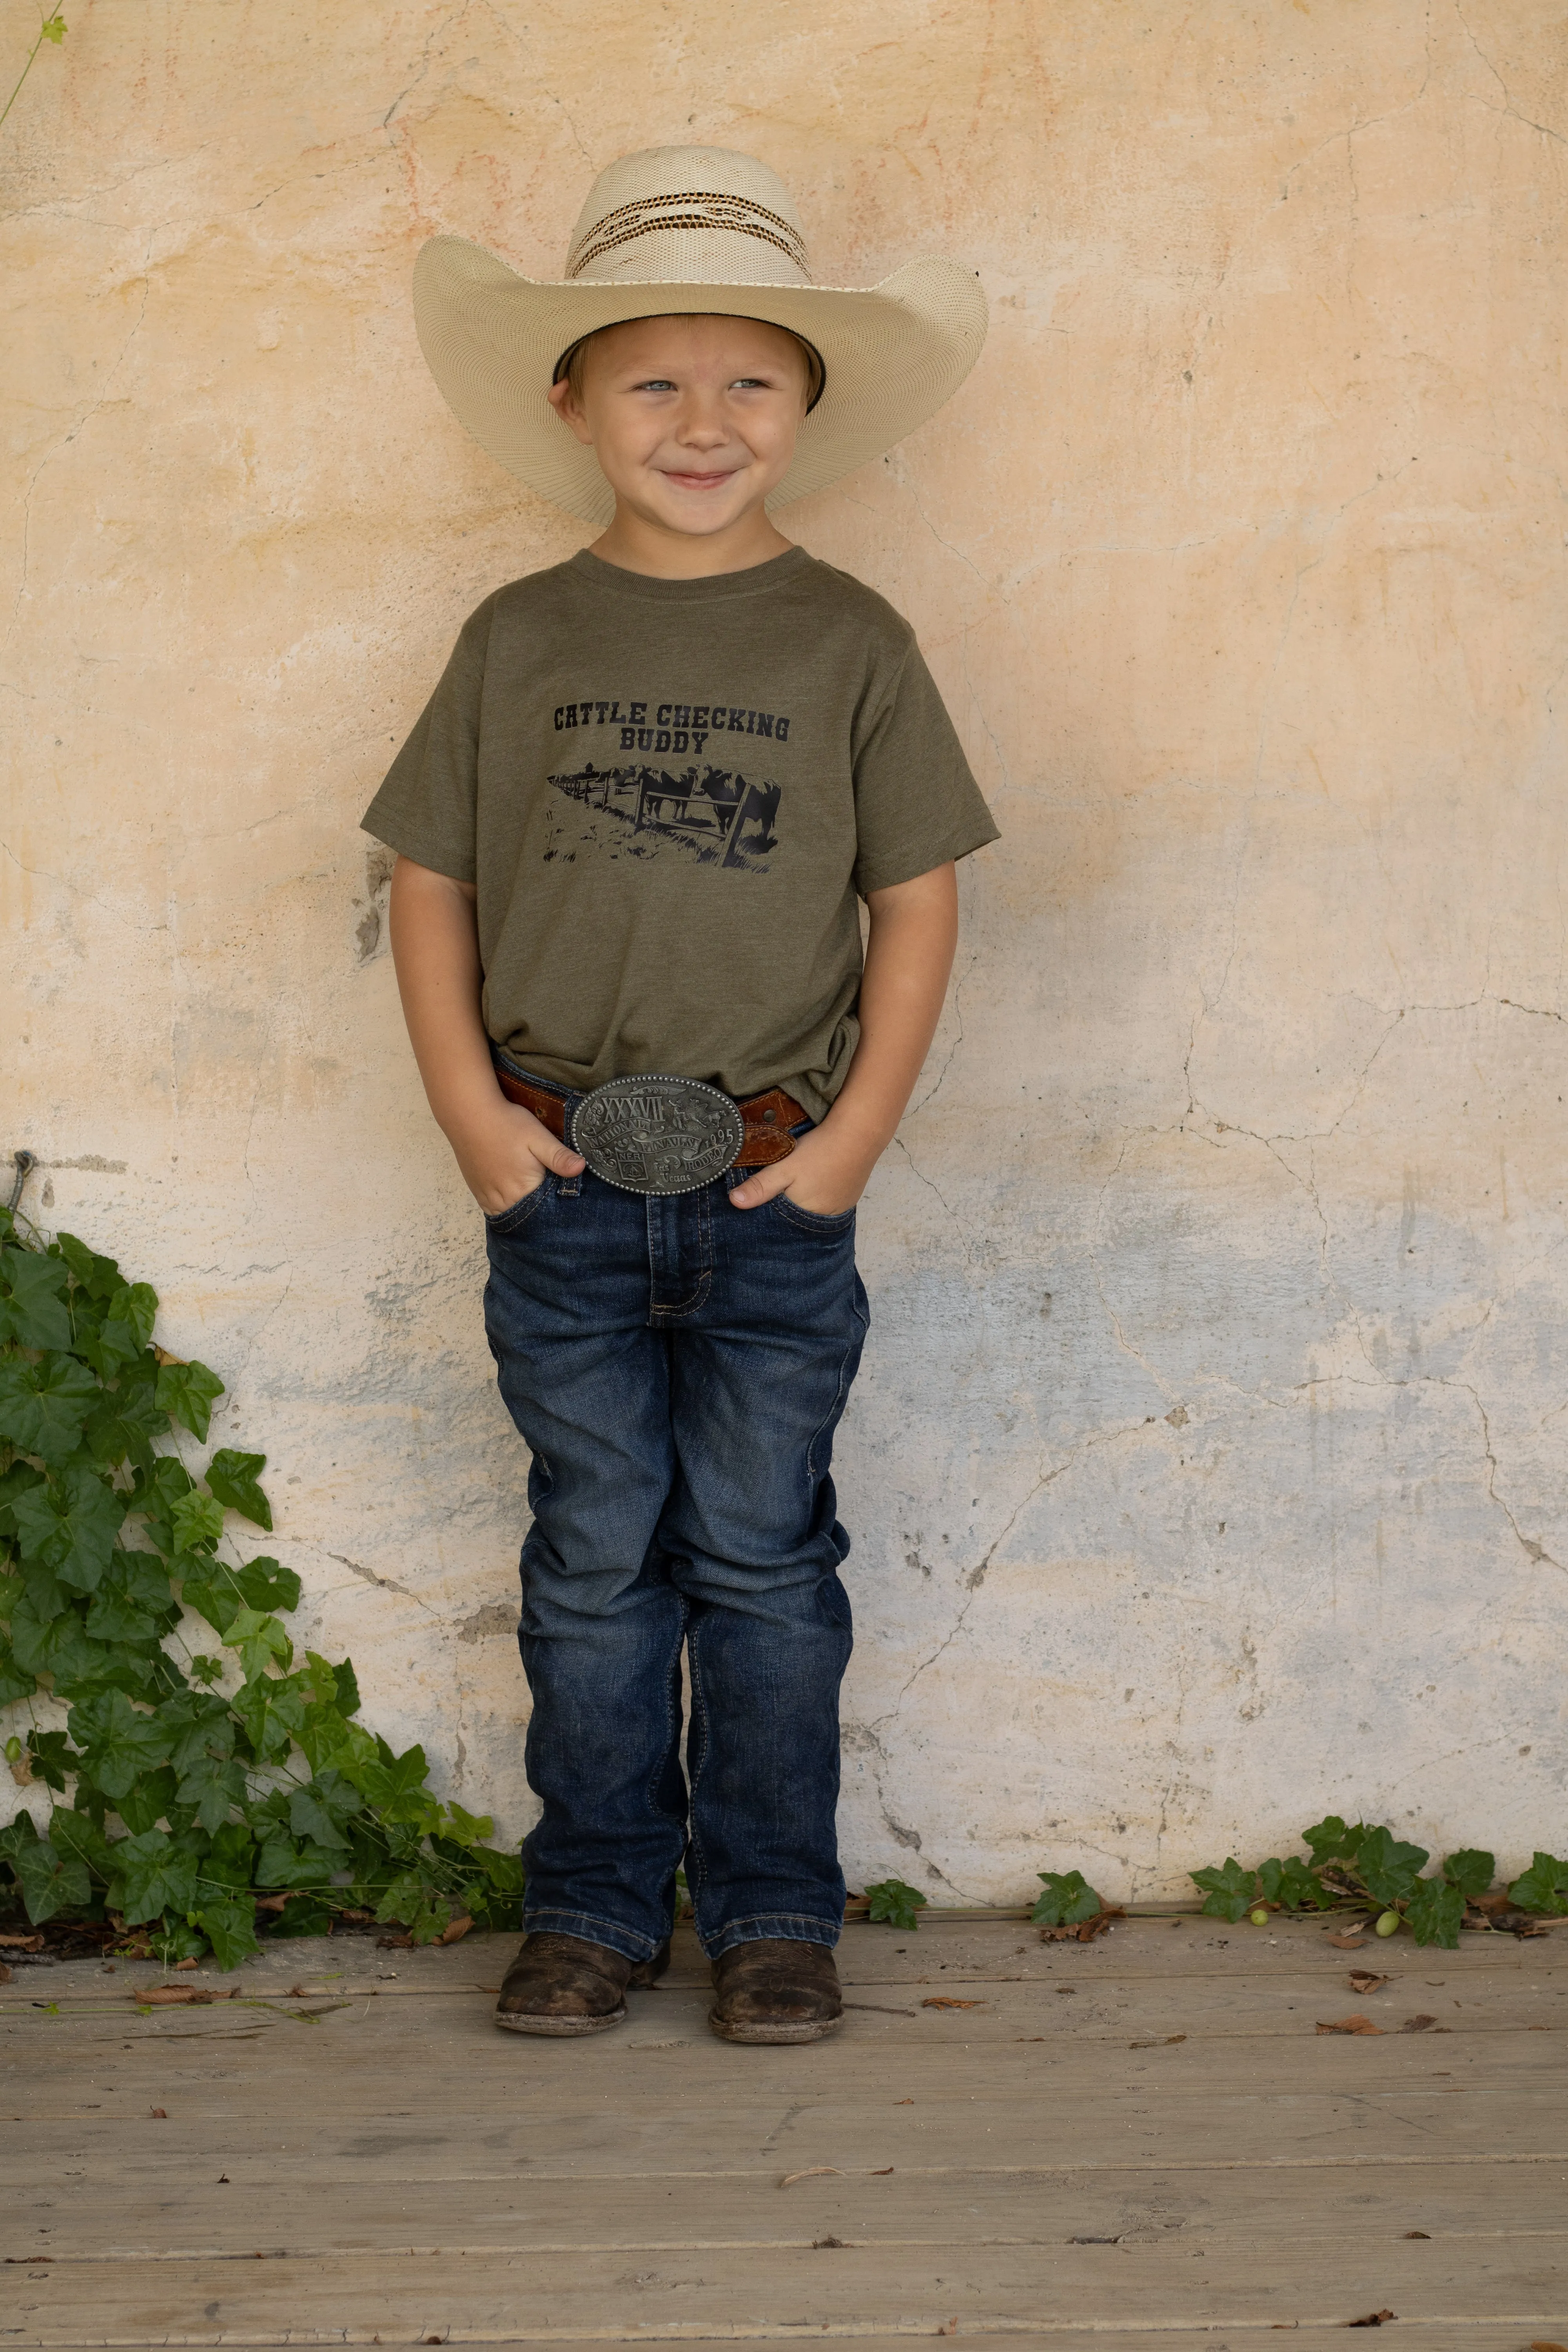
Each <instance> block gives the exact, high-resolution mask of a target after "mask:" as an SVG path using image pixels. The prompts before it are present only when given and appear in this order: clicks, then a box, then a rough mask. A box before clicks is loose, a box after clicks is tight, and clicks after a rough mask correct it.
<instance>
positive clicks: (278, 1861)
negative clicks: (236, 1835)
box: [256, 1837, 342, 1886]
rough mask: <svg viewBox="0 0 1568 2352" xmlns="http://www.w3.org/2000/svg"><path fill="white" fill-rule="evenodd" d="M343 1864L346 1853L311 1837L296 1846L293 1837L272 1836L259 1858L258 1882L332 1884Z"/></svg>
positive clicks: (257, 1860) (265, 1884)
mask: <svg viewBox="0 0 1568 2352" xmlns="http://www.w3.org/2000/svg"><path fill="white" fill-rule="evenodd" d="M341 1869H342V1853H341V1852H339V1853H334V1852H333V1851H332V1850H331V1847H329V1846H324V1845H317V1844H316V1843H315V1842H314V1841H313V1840H312V1839H310V1838H307V1839H306V1840H305V1841H304V1843H302V1844H301V1845H299V1846H296V1844H295V1843H294V1841H293V1839H292V1838H289V1837H272V1838H268V1841H267V1843H266V1844H265V1845H264V1846H263V1847H262V1848H261V1851H260V1853H258V1856H257V1859H256V1884H257V1885H258V1886H330V1885H331V1882H332V1878H333V1874H335V1873H336V1872H337V1871H339V1870H341Z"/></svg>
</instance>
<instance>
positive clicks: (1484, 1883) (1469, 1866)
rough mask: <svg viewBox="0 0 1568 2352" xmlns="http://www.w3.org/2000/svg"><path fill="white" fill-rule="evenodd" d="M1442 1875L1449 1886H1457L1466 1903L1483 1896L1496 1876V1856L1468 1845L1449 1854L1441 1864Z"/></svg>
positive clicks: (1478, 1847)
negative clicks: (1457, 1851)
mask: <svg viewBox="0 0 1568 2352" xmlns="http://www.w3.org/2000/svg"><path fill="white" fill-rule="evenodd" d="M1443 1875H1444V1877H1445V1878H1446V1879H1447V1881H1448V1883H1449V1885H1451V1886H1457V1887H1458V1890H1459V1892H1460V1894H1461V1895H1464V1896H1465V1898H1466V1900H1467V1901H1468V1902H1471V1903H1473V1902H1474V1901H1475V1899H1476V1897H1477V1895H1484V1894H1485V1893H1486V1891H1487V1889H1488V1887H1489V1885H1491V1883H1492V1880H1493V1879H1494V1878H1495V1877H1496V1876H1497V1856H1496V1854H1493V1853H1487V1852H1486V1851H1485V1850H1484V1848H1482V1847H1480V1846H1475V1845H1468V1846H1465V1847H1463V1848H1461V1850H1460V1851H1459V1853H1451V1854H1450V1855H1449V1856H1448V1858H1447V1862H1445V1864H1443Z"/></svg>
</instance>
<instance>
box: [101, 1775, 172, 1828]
mask: <svg viewBox="0 0 1568 2352" xmlns="http://www.w3.org/2000/svg"><path fill="white" fill-rule="evenodd" d="M177 1787H178V1779H177V1776H176V1774H175V1772H174V1769H173V1768H172V1766H170V1765H167V1764H160V1766H159V1767H158V1769H157V1770H156V1771H155V1772H143V1773H142V1777H141V1779H140V1780H138V1781H136V1782H135V1784H134V1786H133V1787H132V1788H129V1789H127V1790H126V1791H125V1794H124V1795H123V1796H122V1797H116V1799H115V1800H114V1806H115V1811H117V1812H118V1813H119V1815H120V1818H121V1821H122V1822H124V1824H125V1826H126V1828H127V1829H128V1830H130V1831H131V1832H132V1834H133V1835H138V1836H139V1835H140V1834H141V1832H142V1831H143V1830H152V1829H156V1828H157V1826H158V1823H159V1822H163V1821H167V1820H168V1819H169V1809H170V1807H171V1806H172V1805H173V1804H174V1802H175V1790H176V1788H177Z"/></svg>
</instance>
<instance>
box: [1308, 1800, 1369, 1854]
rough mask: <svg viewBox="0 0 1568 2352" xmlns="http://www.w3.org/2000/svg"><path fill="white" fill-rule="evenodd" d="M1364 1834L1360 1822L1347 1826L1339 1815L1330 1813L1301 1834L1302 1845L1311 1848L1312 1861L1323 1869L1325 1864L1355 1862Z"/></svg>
mask: <svg viewBox="0 0 1568 2352" xmlns="http://www.w3.org/2000/svg"><path fill="white" fill-rule="evenodd" d="M1363 1834H1364V1833H1363V1829H1362V1825H1361V1823H1360V1822H1353V1823H1352V1824H1349V1825H1347V1824H1346V1823H1345V1822H1342V1821H1341V1819H1340V1817H1339V1815H1338V1813H1330V1814H1328V1815H1327V1816H1326V1818H1325V1819H1324V1820H1322V1821H1321V1822H1313V1824H1312V1826H1311V1828H1310V1830H1303V1831H1302V1832H1301V1843H1302V1844H1303V1845H1304V1846H1307V1847H1310V1850H1311V1855H1312V1860H1313V1861H1314V1862H1315V1863H1316V1864H1318V1865H1319V1867H1320V1868H1321V1866H1322V1864H1324V1863H1325V1862H1353V1861H1354V1860H1355V1858H1356V1854H1357V1853H1358V1852H1359V1850H1360V1847H1361V1842H1362V1838H1363Z"/></svg>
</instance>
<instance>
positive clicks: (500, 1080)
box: [496, 1069, 811, 1168]
mask: <svg viewBox="0 0 1568 2352" xmlns="http://www.w3.org/2000/svg"><path fill="white" fill-rule="evenodd" d="M496 1082H497V1084H498V1085H499V1087H500V1090H501V1092H502V1094H503V1095H505V1097H506V1098H507V1100H508V1102H514V1103H521V1106H522V1108H523V1109H524V1110H531V1112H532V1113H533V1116H534V1118H536V1119H538V1121H539V1123H540V1125H541V1126H542V1127H547V1128H548V1129H550V1132H551V1134H552V1136H554V1137H555V1139H556V1140H557V1142H560V1143H563V1142H564V1141H565V1140H566V1105H565V1103H564V1101H563V1099H562V1097H560V1096H559V1095H556V1094H552V1093H551V1092H550V1090H549V1088H548V1087H536V1086H533V1085H531V1083H530V1082H529V1080H528V1079H527V1078H519V1077H514V1076H512V1073H511V1072H510V1070H504V1069H498V1070H497V1071H496ZM735 1108H736V1109H737V1110H738V1111H739V1112H740V1114H741V1123H742V1127H743V1128H744V1129H745V1138H744V1140H743V1141H742V1145H741V1149H740V1150H739V1151H738V1152H737V1153H736V1155H735V1158H734V1159H733V1160H731V1163H730V1164H731V1167H734V1168H770V1167H772V1166H773V1162H774V1161H775V1160H787V1159H788V1158H789V1155H790V1153H791V1152H792V1151H793V1150H795V1138H794V1136H793V1135H792V1134H791V1133H790V1129H791V1128H792V1127H798V1126H799V1124H800V1122H801V1120H802V1119H803V1118H810V1116H811V1113H810V1112H809V1111H805V1110H803V1109H802V1108H801V1107H800V1105H799V1103H797V1102H796V1101H795V1097H794V1096H793V1095H786V1094H785V1092H784V1088H783V1087H769V1088H768V1090H767V1092H766V1094H763V1095H750V1096H748V1097H747V1098H746V1100H745V1101H744V1102H741V1103H737V1104H736V1105H735Z"/></svg>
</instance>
